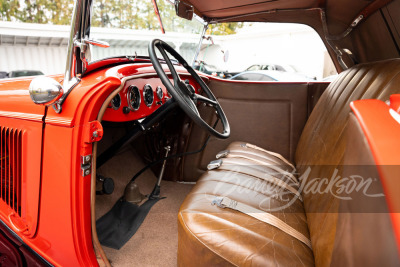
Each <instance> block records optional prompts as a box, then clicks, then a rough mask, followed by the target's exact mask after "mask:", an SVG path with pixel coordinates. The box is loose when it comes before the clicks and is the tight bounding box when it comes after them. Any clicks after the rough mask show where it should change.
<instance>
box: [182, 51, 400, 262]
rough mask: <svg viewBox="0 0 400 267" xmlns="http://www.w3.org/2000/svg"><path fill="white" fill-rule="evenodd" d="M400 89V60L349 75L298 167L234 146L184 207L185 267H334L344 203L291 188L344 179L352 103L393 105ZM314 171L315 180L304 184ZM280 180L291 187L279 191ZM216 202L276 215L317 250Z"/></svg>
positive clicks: (314, 123) (330, 96)
mask: <svg viewBox="0 0 400 267" xmlns="http://www.w3.org/2000/svg"><path fill="white" fill-rule="evenodd" d="M399 84H400V59H391V60H386V61H381V62H375V63H369V64H362V65H358V66H355V67H353V68H351V69H349V70H347V71H345V72H342V73H341V74H340V75H339V77H338V78H337V79H336V80H335V81H334V82H332V83H331V85H330V86H329V87H328V88H327V90H326V91H325V92H324V94H323V95H322V96H321V99H320V100H319V102H318V104H317V105H316V107H315V109H314V110H313V112H312V114H311V116H310V118H309V120H308V121H307V124H306V126H305V128H304V130H303V133H302V136H301V138H300V142H299V144H298V147H297V150H296V164H295V165H296V168H294V167H293V166H292V165H291V164H290V163H288V162H287V160H285V159H283V158H282V157H280V155H276V154H273V153H270V152H267V151H265V150H263V149H261V148H257V147H254V146H252V145H251V144H245V143H241V142H234V143H232V144H231V145H230V146H229V147H228V148H227V152H224V153H223V155H222V156H221V162H220V165H221V166H220V167H219V168H218V169H213V170H210V171H208V172H206V173H205V174H204V175H203V176H202V177H201V178H200V179H199V181H198V183H197V185H196V186H195V187H194V189H193V190H192V192H191V193H190V194H189V195H188V196H187V198H186V199H185V201H184V203H183V204H182V206H181V209H180V211H179V214H178V221H179V226H178V230H179V245H178V264H179V265H180V266H194V265H196V266H219V265H229V264H231V265H236V266H250V265H251V266H313V265H317V266H330V265H331V262H332V260H331V259H332V252H333V249H334V243H335V233H336V227H337V221H338V210H339V199H338V198H335V197H334V196H333V195H332V194H329V193H313V192H312V191H309V192H304V191H302V190H300V194H301V198H300V197H297V196H296V195H295V194H294V193H293V192H292V191H291V190H289V189H293V188H294V189H297V188H299V184H301V185H302V184H303V183H304V185H305V186H308V185H310V184H311V183H312V182H315V181H318V180H319V179H320V178H327V179H328V180H329V179H333V178H335V177H338V176H339V177H342V174H343V168H344V164H345V162H344V155H345V151H346V147H347V136H346V135H345V132H346V131H345V129H346V126H347V124H348V120H349V112H350V107H349V104H350V102H351V101H354V100H358V99H364V98H377V99H381V100H383V101H387V100H388V99H389V96H390V95H391V94H396V93H400V86H399ZM309 167H312V171H310V172H309V173H308V174H307V175H308V178H309V179H304V177H305V176H304V174H306V173H307V170H309ZM296 173H298V174H299V175H300V177H298V176H296V175H295V174H296ZM293 176H294V179H293ZM276 179H279V180H280V181H282V182H284V184H285V186H284V187H282V185H280V186H278V185H277V180H276ZM286 185H288V186H289V187H288V186H286ZM335 186H336V185H335ZM327 187H328V184H322V183H321V184H320V188H319V189H320V191H321V192H323V191H324V190H325V189H326V188H327ZM300 189H301V188H300ZM333 190H336V189H335V188H333ZM216 196H227V197H229V198H230V199H233V200H235V201H238V202H240V203H244V204H246V205H248V206H251V207H253V208H257V209H261V210H264V211H266V212H269V213H271V214H273V215H274V216H276V217H277V218H279V219H281V220H282V221H284V222H285V223H286V224H287V225H289V226H291V227H293V228H294V229H296V230H297V231H299V232H300V233H302V234H303V235H305V236H306V237H309V238H310V239H311V243H312V250H311V249H310V248H309V247H307V246H306V245H304V244H303V243H302V242H300V241H299V240H297V239H295V238H293V237H292V236H290V235H288V234H286V233H285V232H283V231H281V230H279V229H277V228H275V227H273V226H271V225H269V224H267V223H264V222H261V221H259V220H257V219H254V218H253V217H251V216H248V215H246V214H243V213H241V212H238V211H235V210H231V209H221V208H219V207H217V206H213V205H211V202H212V201H213V199H214V198H215V197H216ZM360 245H362V244H360ZM349 253H350V254H351V251H350V252H349ZM347 256H349V255H347ZM351 256H352V255H350V257H351ZM366 256H368V255H366ZM395 256H396V255H395ZM378 257H379V253H378Z"/></svg>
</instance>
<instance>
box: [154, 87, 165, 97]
mask: <svg viewBox="0 0 400 267" xmlns="http://www.w3.org/2000/svg"><path fill="white" fill-rule="evenodd" d="M156 95H157V97H158V100H162V99H163V97H164V91H163V89H162V87H161V86H157V89H156Z"/></svg>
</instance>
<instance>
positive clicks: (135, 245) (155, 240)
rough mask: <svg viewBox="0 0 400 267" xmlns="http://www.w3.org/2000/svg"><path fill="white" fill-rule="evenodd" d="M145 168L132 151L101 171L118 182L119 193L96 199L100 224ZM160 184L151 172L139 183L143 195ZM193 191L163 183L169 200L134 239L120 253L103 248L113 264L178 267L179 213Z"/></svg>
mask: <svg viewBox="0 0 400 267" xmlns="http://www.w3.org/2000/svg"><path fill="white" fill-rule="evenodd" d="M143 166H144V164H143V162H142V160H141V159H140V157H139V156H137V154H136V153H135V152H133V151H129V150H128V151H125V152H123V153H120V154H119V155H117V156H116V157H115V158H112V159H111V160H110V161H109V162H108V163H107V164H105V165H103V166H102V167H101V168H100V170H99V171H98V173H99V174H102V175H104V176H106V177H113V178H114V182H115V190H114V193H113V194H111V195H98V196H96V220H98V219H99V218H101V217H102V216H103V215H104V214H106V213H107V212H109V211H110V210H111V209H112V207H113V206H114V205H115V203H116V202H117V201H118V199H119V198H120V197H121V196H122V195H123V194H124V190H125V186H126V185H127V183H129V181H130V179H131V178H132V174H134V173H136V172H137V171H139V170H140V169H141V168H143ZM156 181H157V177H156V175H154V174H153V172H151V170H147V171H146V172H145V173H143V175H142V176H140V177H139V178H138V179H137V180H136V183H137V184H138V185H139V187H140V191H141V192H142V193H149V192H151V190H152V189H153V187H154V183H155V182H156ZM192 187H193V185H190V184H180V183H176V182H170V181H164V180H163V181H162V182H161V196H162V197H167V198H166V199H163V200H161V201H159V202H157V204H156V205H154V206H153V207H152V208H151V211H150V212H149V214H148V215H147V216H146V219H145V220H144V222H143V224H142V225H141V226H140V228H139V229H138V230H137V232H136V233H135V234H134V235H133V237H132V238H131V239H130V240H129V241H128V242H127V243H126V244H125V245H124V246H123V247H122V248H121V249H120V250H117V249H113V248H109V247H106V246H104V247H103V249H104V251H105V253H106V255H107V257H108V258H109V260H110V261H111V264H112V265H113V266H118V267H125V266H126V267H130V266H146V267H153V266H154V267H159V266H163V267H175V266H176V265H177V249H178V219H177V218H178V210H179V207H180V205H181V203H182V202H183V200H184V198H185V196H186V195H187V194H188V193H189V192H190V190H191V188H192Z"/></svg>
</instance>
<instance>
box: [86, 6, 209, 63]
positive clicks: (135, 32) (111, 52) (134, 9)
mask: <svg viewBox="0 0 400 267" xmlns="http://www.w3.org/2000/svg"><path fill="white" fill-rule="evenodd" d="M157 4H158V8H159V13H160V16H161V20H162V23H163V25H164V29H165V34H162V32H161V27H160V23H159V21H158V18H157V15H156V13H155V11H154V6H153V2H152V1H151V0H111V1H110V0H95V1H94V4H93V12H92V21H91V24H92V28H91V31H90V32H91V33H90V38H91V39H97V40H102V41H106V42H108V43H109V44H110V47H109V48H100V47H96V46H92V47H91V51H92V58H91V60H90V61H91V62H93V61H97V60H100V59H103V58H108V57H115V56H135V55H137V56H148V44H149V42H150V41H151V40H153V39H155V38H158V39H162V40H163V41H165V42H167V43H168V44H169V45H171V46H172V47H173V48H174V49H175V50H176V51H178V53H179V54H181V55H182V56H183V57H184V58H185V59H186V61H187V62H189V63H191V62H192V60H193V57H194V54H195V51H196V48H197V45H198V42H199V38H200V34H201V31H202V29H203V24H201V23H200V22H199V21H197V20H196V19H195V18H193V20H192V21H189V20H185V19H182V18H180V17H178V16H176V14H175V7H174V5H173V3H172V2H170V1H168V0H157Z"/></svg>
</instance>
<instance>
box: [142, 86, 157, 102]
mask: <svg viewBox="0 0 400 267" xmlns="http://www.w3.org/2000/svg"><path fill="white" fill-rule="evenodd" d="M148 92H151V95H152V98H151V103H148V102H147V99H146V95H147V94H148ZM143 101H144V103H145V104H146V106H148V107H151V106H152V105H153V103H154V91H153V87H151V85H150V84H146V85H145V86H144V87H143Z"/></svg>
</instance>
